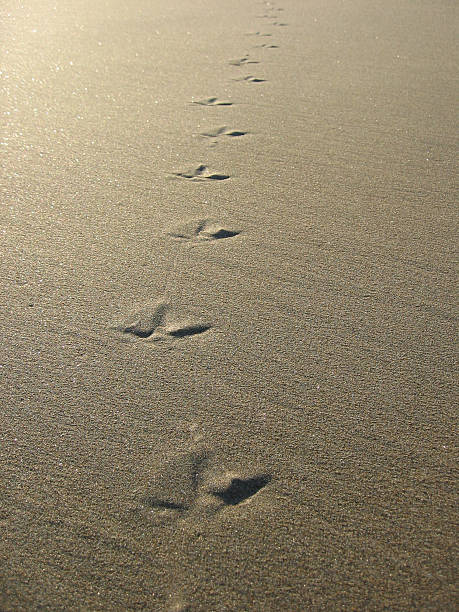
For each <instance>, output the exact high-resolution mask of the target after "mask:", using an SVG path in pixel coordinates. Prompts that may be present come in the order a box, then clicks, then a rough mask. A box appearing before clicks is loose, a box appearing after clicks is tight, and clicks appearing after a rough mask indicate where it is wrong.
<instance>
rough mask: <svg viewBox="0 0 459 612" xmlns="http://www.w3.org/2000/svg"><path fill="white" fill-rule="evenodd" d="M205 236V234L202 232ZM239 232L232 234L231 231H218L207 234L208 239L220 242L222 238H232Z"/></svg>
mask: <svg viewBox="0 0 459 612" xmlns="http://www.w3.org/2000/svg"><path fill="white" fill-rule="evenodd" d="M203 233H204V234H205V232H203ZM239 233H240V232H232V231H231V230H226V229H223V228H222V229H219V230H217V231H215V232H211V233H209V237H210V239H214V240H222V239H223V238H233V237H234V236H237V235H238V234H239Z"/></svg>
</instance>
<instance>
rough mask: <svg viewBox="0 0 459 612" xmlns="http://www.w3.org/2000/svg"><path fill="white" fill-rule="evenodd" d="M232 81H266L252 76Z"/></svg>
mask: <svg viewBox="0 0 459 612" xmlns="http://www.w3.org/2000/svg"><path fill="white" fill-rule="evenodd" d="M233 80H234V81H245V82H246V83H265V82H266V79H260V78H258V77H254V76H245V77H242V78H240V79H233Z"/></svg>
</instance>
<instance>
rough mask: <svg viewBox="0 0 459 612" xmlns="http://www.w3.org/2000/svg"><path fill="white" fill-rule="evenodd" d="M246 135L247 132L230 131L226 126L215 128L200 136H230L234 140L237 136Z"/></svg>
mask: <svg viewBox="0 0 459 612" xmlns="http://www.w3.org/2000/svg"><path fill="white" fill-rule="evenodd" d="M246 134H247V132H244V131H243V130H231V129H228V128H227V127H226V126H222V127H219V128H215V130H209V131H208V132H201V136H206V137H207V138H218V137H219V136H231V137H233V138H234V137H237V136H245V135H246Z"/></svg>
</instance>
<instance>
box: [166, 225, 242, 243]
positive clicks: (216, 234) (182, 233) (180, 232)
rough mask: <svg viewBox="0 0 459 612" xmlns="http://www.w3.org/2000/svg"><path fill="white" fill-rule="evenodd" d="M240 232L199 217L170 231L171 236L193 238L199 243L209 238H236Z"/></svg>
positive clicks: (192, 239) (183, 238)
mask: <svg viewBox="0 0 459 612" xmlns="http://www.w3.org/2000/svg"><path fill="white" fill-rule="evenodd" d="M240 233H241V231H240V230H237V229H227V228H225V227H222V226H221V225H220V223H218V222H216V221H213V220H212V219H198V220H196V221H190V222H188V223H185V224H184V225H182V226H181V227H178V228H176V229H174V230H173V231H170V232H168V234H169V236H172V237H173V238H178V239H180V240H191V241H194V242H197V243H199V242H202V241H209V240H223V239H225V238H234V236H238V235H239V234H240Z"/></svg>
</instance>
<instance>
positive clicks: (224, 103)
mask: <svg viewBox="0 0 459 612" xmlns="http://www.w3.org/2000/svg"><path fill="white" fill-rule="evenodd" d="M193 104H200V105H201V106H232V105H233V103H232V102H229V101H227V100H218V99H217V98H205V99H204V100H196V101H193Z"/></svg>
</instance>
